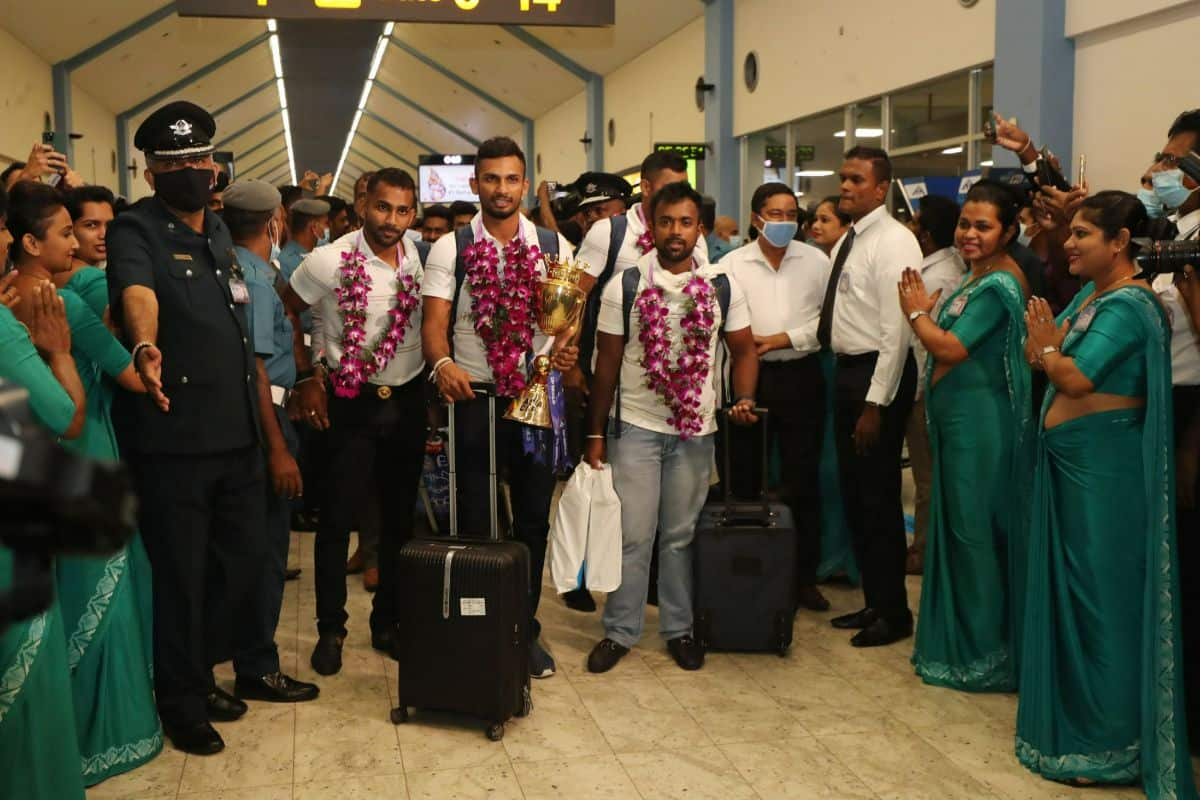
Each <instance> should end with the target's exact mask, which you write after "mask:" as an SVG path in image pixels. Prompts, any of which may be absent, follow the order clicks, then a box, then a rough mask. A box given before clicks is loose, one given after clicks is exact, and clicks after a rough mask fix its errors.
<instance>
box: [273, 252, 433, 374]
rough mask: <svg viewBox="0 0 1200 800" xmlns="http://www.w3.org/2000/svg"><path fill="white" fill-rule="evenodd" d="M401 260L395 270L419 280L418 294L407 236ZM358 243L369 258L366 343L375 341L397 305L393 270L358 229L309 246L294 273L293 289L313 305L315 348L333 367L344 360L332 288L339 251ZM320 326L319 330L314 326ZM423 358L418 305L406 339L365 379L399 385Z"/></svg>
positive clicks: (337, 280)
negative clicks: (378, 369) (325, 242)
mask: <svg viewBox="0 0 1200 800" xmlns="http://www.w3.org/2000/svg"><path fill="white" fill-rule="evenodd" d="M401 246H402V247H403V249H404V260H403V264H402V265H401V269H400V270H399V271H400V272H402V274H404V275H412V276H413V277H414V278H416V280H417V289H416V291H417V292H420V290H421V289H420V284H421V281H422V270H421V259H420V257H419V256H418V255H417V249H416V247H414V246H413V243H412V242H411V241H409V240H408V239H403V240H402V244H401ZM355 247H357V248H358V249H359V250H361V251H362V253H363V254H364V255H365V256H367V266H366V269H367V275H368V276H369V277H370V278H371V292H370V295H369V296H368V297H367V324H366V326H365V328H366V334H367V344H368V345H369V344H371V343H374V342H375V341H376V340H377V339H378V338H379V336H380V335H381V334H382V333H383V332H384V331H385V330H387V328H388V326H389V325H391V317H390V315H389V314H388V312H389V311H391V310H392V308H393V307H395V305H396V274H397V270H394V269H392V267H391V266H390V265H389V264H388V263H387V262H385V261H384V260H383V259H381V258H379V257H378V256H377V255H375V254H374V253H373V252H372V251H371V248H370V246H369V245H368V244H367V243H366V242H365V241H364V240H363V238H362V232H361V231H356V232H354V233H349V234H346V235H345V236H343V237H342V238H340V239H338V240H337V241H336V242H332V243H330V244H327V245H325V246H323V247H318V248H317V249H315V250H313V251H312V252H311V253H309V254H308V255H307V256H305V258H304V260H303V261H302V262H300V266H299V267H297V268H296V271H295V272H293V273H292V279H291V281H290V283H291V287H292V289H293V290H294V291H295V292H296V294H298V295H299V296H300V299H301V300H303V301H304V302H306V303H308V304H309V305H310V306H312V307H313V312H314V313H313V334H314V336H313V341H314V351H316V349H317V347H318V344H317V343H319V346H320V348H321V349H323V350H324V351H325V363H326V364H327V365H329V367H330V368H331V369H336V368H337V365H338V363H339V362H340V361H341V358H342V333H343V330H344V328H343V321H342V313H341V311H340V310H339V309H338V300H337V295H336V294H334V290H335V289H337V288H338V287H339V286H341V285H342V279H341V274H340V270H341V266H342V254H343V253H346V252H349V251H351V250H353V249H354V248H355ZM318 328H319V329H320V330H319V332H318V330H317V329H318ZM424 366H425V359H424V356H422V354H421V306H420V303H418V304H417V308H416V310H414V311H413V313H412V316H411V317H409V323H408V328H407V329H406V330H405V332H404V341H403V342H401V343H400V347H399V348H398V349H397V350H396V355H395V357H393V358H392V360H391V361H389V362H388V365H387V366H386V367H384V368H383V369H382V370H380V371H379V372H376V373H375V374H374V375H372V376H371V379H370V381H369V383H374V384H378V385H381V386H400V385H402V384H405V383H408V382H409V381H411V380H412V379H413V378H416V377H417V376H419V375H420V374H421V370H422V369H424Z"/></svg>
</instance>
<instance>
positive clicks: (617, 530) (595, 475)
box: [550, 462, 621, 594]
mask: <svg viewBox="0 0 1200 800" xmlns="http://www.w3.org/2000/svg"><path fill="white" fill-rule="evenodd" d="M585 576H586V578H585ZM550 577H551V579H552V580H553V581H554V588H555V591H557V592H558V593H559V594H563V593H565V592H570V591H573V590H575V589H578V588H580V586H581V585H582V584H584V583H586V584H587V588H588V589H592V590H595V591H597V592H612V591H616V589H617V587H618V586H620V585H621V501H620V500H619V499H618V498H617V493H616V491H615V490H614V489H613V483H612V469H611V468H610V467H608V466H607V465H605V467H604V468H603V469H600V470H596V469H592V467H591V466H589V465H588V464H587V463H586V462H583V463H580V465H579V466H578V467H576V468H575V472H574V473H572V474H571V478H570V480H568V481H567V485H566V486H565V487H563V492H562V495H561V496H560V497H559V499H558V510H557V511H556V512H555V514H554V522H553V523H552V524H551V526H550Z"/></svg>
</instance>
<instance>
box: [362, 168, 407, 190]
mask: <svg viewBox="0 0 1200 800" xmlns="http://www.w3.org/2000/svg"><path fill="white" fill-rule="evenodd" d="M380 185H383V186H391V187H393V188H396V189H407V190H408V191H410V192H412V193H413V195H414V196H415V195H416V193H417V182H416V181H414V180H413V176H412V175H410V174H409V172H408V170H403V169H400V168H399V167H385V168H384V169H381V170H379V171H378V172H373V173H371V178H370V180H368V181H367V194H371V193H372V192H374V191H375V190H376V189H378V188H379V187H380Z"/></svg>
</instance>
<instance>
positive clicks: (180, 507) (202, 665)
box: [132, 446, 278, 727]
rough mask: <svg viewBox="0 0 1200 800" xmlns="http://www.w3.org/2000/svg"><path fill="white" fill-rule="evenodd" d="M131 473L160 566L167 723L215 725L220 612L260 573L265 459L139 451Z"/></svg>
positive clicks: (144, 530)
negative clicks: (212, 689)
mask: <svg viewBox="0 0 1200 800" xmlns="http://www.w3.org/2000/svg"><path fill="white" fill-rule="evenodd" d="M132 467H133V472H134V479H135V481H136V484H137V491H138V499H139V502H140V509H139V520H138V523H139V527H140V530H141V534H142V540H143V541H144V542H145V545H146V553H147V555H148V556H149V557H150V564H151V567H152V568H153V570H154V576H153V586H154V693H155V697H156V699H157V702H158V712H159V716H161V717H162V720H163V722H164V723H165V724H166V725H168V726H176V727H178V726H186V725H195V724H200V723H202V722H206V721H207V720H208V714H207V711H206V702H205V698H206V696H207V694H208V690H209V686H210V680H211V666H212V664H214V663H216V661H217V660H218V659H219V658H221V657H222V655H223V654H222V653H221V652H220V650H221V649H222V648H223V646H224V643H225V642H227V641H228V630H227V628H226V627H225V626H226V618H225V617H223V615H222V614H221V613H219V610H218V609H219V608H220V607H221V606H222V605H224V603H223V600H224V598H226V597H229V596H239V595H244V594H245V593H246V591H247V590H248V588H249V587H250V586H251V585H252V584H253V583H254V582H255V581H256V580H258V579H259V576H260V573H261V564H262V560H263V553H264V551H265V549H266V546H267V542H266V539H267V537H266V524H265V510H266V509H265V502H264V500H265V497H266V471H265V468H264V464H263V454H262V451H261V450H259V448H258V447H254V446H251V447H246V448H243V449H240V450H235V451H232V452H227V453H217V454H212V455H139V456H137V457H136V458H135V459H134V460H133V462H132ZM214 587H218V588H214ZM214 592H215V594H214ZM276 613H278V612H276Z"/></svg>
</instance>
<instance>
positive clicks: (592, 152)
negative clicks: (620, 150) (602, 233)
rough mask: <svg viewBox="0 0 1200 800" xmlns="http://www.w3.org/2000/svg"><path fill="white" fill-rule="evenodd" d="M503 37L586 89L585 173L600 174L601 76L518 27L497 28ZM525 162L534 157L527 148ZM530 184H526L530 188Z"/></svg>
mask: <svg viewBox="0 0 1200 800" xmlns="http://www.w3.org/2000/svg"><path fill="white" fill-rule="evenodd" d="M500 27H501V28H503V29H504V31H505V32H506V33H508V34H509V35H510V36H512V37H514V38H515V39H517V40H518V41H520V42H521V43H522V44H524V45H526V46H527V47H529V48H531V49H532V50H534V51H535V52H537V53H539V54H541V55H542V56H544V57H545V58H546V59H548V60H549V61H551V62H553V63H554V64H556V65H558V66H559V67H561V68H562V69H564V70H566V71H567V72H569V73H571V74H572V75H574V76H575V77H576V78H578V79H579V80H581V81H583V82H584V84H585V86H586V87H587V104H586V108H587V112H586V119H585V121H584V124H585V125H586V126H587V131H586V138H588V139H591V142H590V143H588V144H585V147H586V149H587V155H588V169H589V170H592V171H593V172H601V171H603V170H604V76H603V75H599V74H597V73H595V72H592V71H591V70H590V69H588V68H587V67H585V66H583V65H582V64H580V63H579V62H578V61H576V60H574V59H573V58H571V57H570V56H568V55H566V54H565V53H563V52H561V51H560V50H558V49H557V48H555V47H552V46H551V45H549V44H547V43H546V42H544V41H542V40H541V39H539V38H538V37H537V36H534V35H533V34H532V33H530V32H529V31H527V30H525V29H524V28H522V27H521V26H519V25H501V26H500ZM529 151H530V155H529V158H530V159H532V160H534V161H536V160H537V155H536V153H533V152H532V151H533V148H532V147H530V148H529ZM532 185H533V182H532V181H530V186H531V187H532Z"/></svg>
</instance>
